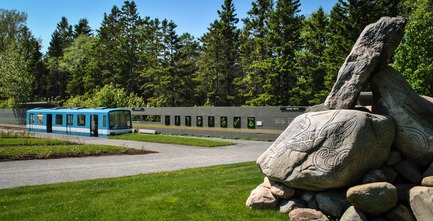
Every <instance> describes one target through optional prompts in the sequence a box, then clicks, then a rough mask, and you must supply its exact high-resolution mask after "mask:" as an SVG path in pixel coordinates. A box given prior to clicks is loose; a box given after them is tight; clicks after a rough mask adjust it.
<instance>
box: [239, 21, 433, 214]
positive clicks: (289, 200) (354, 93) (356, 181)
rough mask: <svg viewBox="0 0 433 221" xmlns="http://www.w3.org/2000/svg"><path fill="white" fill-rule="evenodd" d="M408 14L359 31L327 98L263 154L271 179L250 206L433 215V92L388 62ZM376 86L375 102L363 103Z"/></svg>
mask: <svg viewBox="0 0 433 221" xmlns="http://www.w3.org/2000/svg"><path fill="white" fill-rule="evenodd" d="M404 26H405V20H404V19H403V18H392V17H383V18H381V19H380V20H379V21H377V22H376V23H373V24H370V25H368V26H367V27H366V28H365V29H364V31H363V32H362V33H361V35H360V37H359V38H358V40H357V42H356V43H355V45H354V47H353V49H352V51H351V52H350V54H349V56H348V57H347V58H346V61H345V63H344V64H343V65H342V67H341V68H340V70H339V72H338V76H337V80H336V82H335V84H334V87H333V88H332V90H331V92H330V94H329V95H328V97H327V99H326V101H325V103H324V104H322V105H318V106H315V107H312V108H310V109H309V110H307V111H306V113H304V114H302V115H300V116H298V117H297V118H295V119H294V120H293V121H292V122H291V124H290V125H289V126H288V127H287V129H286V130H285V131H284V132H283V133H282V134H281V135H280V136H279V137H278V138H277V139H276V140H275V142H274V143H273V144H272V145H271V146H270V147H269V148H268V149H267V150H266V151H265V152H264V153H263V154H262V155H261V156H260V157H259V158H258V159H257V165H258V167H259V169H260V170H261V172H262V173H263V174H264V175H265V178H264V182H263V183H262V184H260V185H259V186H258V187H257V188H256V189H254V190H252V191H251V194H250V196H249V198H248V199H247V202H246V204H247V206H248V207H250V208H252V209H273V210H279V211H280V212H283V213H288V214H289V218H290V220H293V221H296V220H329V219H340V220H346V221H347V220H373V219H374V220H403V221H412V220H417V221H428V220H432V217H433V98H429V97H424V96H420V95H418V94H416V93H415V91H414V90H413V89H412V88H411V87H410V86H409V84H408V83H407V82H406V80H405V79H404V77H403V76H402V75H401V74H400V73H399V72H398V71H396V70H395V69H393V68H392V67H390V66H388V63H389V60H390V58H391V56H392V54H393V53H394V50H395V49H396V48H397V46H398V44H399V43H400V41H401V39H402V37H403V34H404ZM368 85H369V86H370V89H371V91H372V93H373V102H372V106H371V108H365V107H360V106H359V105H357V104H356V102H357V100H358V97H359V95H360V93H361V91H362V90H363V89H364V88H365V87H366V86H368Z"/></svg>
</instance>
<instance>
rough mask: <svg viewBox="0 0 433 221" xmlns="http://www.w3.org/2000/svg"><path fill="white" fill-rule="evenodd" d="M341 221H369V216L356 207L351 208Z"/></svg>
mask: <svg viewBox="0 0 433 221" xmlns="http://www.w3.org/2000/svg"><path fill="white" fill-rule="evenodd" d="M340 221H367V216H365V214H364V213H363V212H362V211H361V210H359V209H356V208H355V207H353V206H351V207H349V208H348V209H347V210H346V211H345V212H344V214H343V216H342V217H341V219H340Z"/></svg>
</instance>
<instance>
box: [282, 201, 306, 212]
mask: <svg viewBox="0 0 433 221" xmlns="http://www.w3.org/2000/svg"><path fill="white" fill-rule="evenodd" d="M278 207H279V210H280V212H281V213H290V212H291V211H292V210H294V209H297V208H305V207H306V205H305V202H304V201H302V200H298V199H290V200H285V199H283V200H280V203H279V205H278Z"/></svg>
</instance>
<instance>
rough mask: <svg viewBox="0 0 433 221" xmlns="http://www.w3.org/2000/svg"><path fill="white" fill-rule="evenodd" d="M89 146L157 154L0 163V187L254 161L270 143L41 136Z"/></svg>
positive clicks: (42, 134)
mask: <svg viewBox="0 0 433 221" xmlns="http://www.w3.org/2000/svg"><path fill="white" fill-rule="evenodd" d="M38 136H40V137H57V138H61V139H69V140H74V141H79V142H84V143H89V144H110V145H122V146H127V147H131V148H142V147H144V148H146V149H148V150H153V151H157V152H158V153H153V154H145V155H121V156H101V157H83V158H63V159H50V160H27V161H10V162H0V188H11V187H19V186H29V185H40V184H51V183H60V182H70V181H79V180H90V179H98V178H109V177H121V176H129V175H137V174H145V173H152V172H161V171H172V170H180V169H186V168H194V167H203V166H212V165H222V164H232V163H238V162H249V161H255V160H256V159H257V158H258V157H259V156H260V155H261V154H262V153H263V152H264V151H265V150H266V149H267V148H268V147H269V146H270V144H271V143H270V142H258V141H244V140H235V141H233V142H235V143H237V144H236V145H233V146H226V147H214V148H202V147H190V146H181V145H167V144H157V143H146V142H136V141H124V140H112V139H105V138H93V137H92V138H90V137H77V136H66V135H60V136H59V135H55V134H45V133H38Z"/></svg>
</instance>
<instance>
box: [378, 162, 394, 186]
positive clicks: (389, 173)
mask: <svg viewBox="0 0 433 221" xmlns="http://www.w3.org/2000/svg"><path fill="white" fill-rule="evenodd" d="M380 170H382V172H383V174H385V176H386V182H388V183H393V182H394V181H395V179H396V178H397V176H398V172H397V171H396V170H395V169H394V168H392V167H389V166H383V167H382V168H380Z"/></svg>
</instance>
